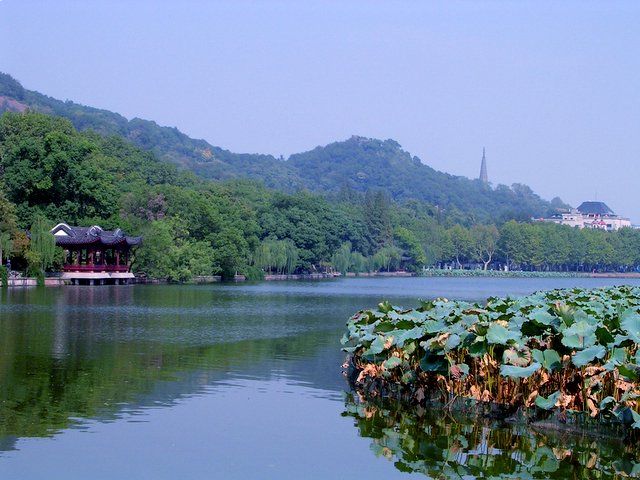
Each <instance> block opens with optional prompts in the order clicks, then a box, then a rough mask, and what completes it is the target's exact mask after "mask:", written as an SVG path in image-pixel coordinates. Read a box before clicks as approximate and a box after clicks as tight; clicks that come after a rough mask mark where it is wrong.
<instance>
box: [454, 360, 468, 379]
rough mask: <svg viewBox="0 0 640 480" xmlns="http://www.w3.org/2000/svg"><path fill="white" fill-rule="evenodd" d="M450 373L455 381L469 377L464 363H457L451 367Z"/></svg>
mask: <svg viewBox="0 0 640 480" xmlns="http://www.w3.org/2000/svg"><path fill="white" fill-rule="evenodd" d="M450 373H451V375H452V376H453V377H454V378H456V379H457V380H463V379H464V378H465V377H466V376H467V375H469V365H467V364H466V363H457V364H455V365H452V366H451V369H450Z"/></svg>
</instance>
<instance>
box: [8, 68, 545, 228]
mask: <svg viewBox="0 0 640 480" xmlns="http://www.w3.org/2000/svg"><path fill="white" fill-rule="evenodd" d="M25 109H30V110H34V111H37V112H41V113H46V114H50V115H56V116H60V117H64V118H67V119H69V120H70V121H71V122H72V123H73V125H74V126H75V127H76V128H77V129H78V130H94V131H96V132H98V133H100V134H103V135H112V134H116V135H119V136H122V137H124V138H126V139H127V140H129V141H131V142H132V143H133V144H135V145H136V146H138V147H140V148H143V149H145V150H149V151H152V152H153V153H155V154H156V155H157V156H158V157H159V158H160V159H163V160H166V161H169V162H172V163H174V164H176V165H178V166H179V167H182V168H184V169H187V170H191V171H193V172H195V173H196V174H198V175H200V176H202V177H204V178H209V179H214V180H227V179H231V178H251V179H255V180H260V181H262V182H264V184H265V185H266V186H267V187H271V188H276V189H279V190H282V191H285V192H293V191H297V190H299V189H301V188H304V189H308V190H310V191H314V192H319V193H341V194H345V193H348V192H349V191H352V190H355V191H360V192H363V191H366V190H371V189H376V190H384V191H386V192H388V193H389V194H390V196H391V197H392V198H393V199H395V200H397V201H409V200H418V201H424V202H427V203H430V204H432V205H433V206H435V207H437V208H438V209H445V211H446V214H447V216H449V218H452V219H460V221H465V222H467V223H475V222H486V221H491V222H501V221H504V220H507V219H510V218H515V219H526V218H530V217H532V216H535V217H539V216H542V215H544V214H546V213H547V211H548V210H549V209H550V208H551V205H550V203H549V202H546V201H544V200H542V199H541V198H540V197H539V196H538V195H536V194H534V193H533V192H532V191H531V189H529V187H527V186H525V185H519V184H516V185H513V186H512V187H507V186H504V185H498V186H497V187H496V188H495V189H493V188H488V187H486V186H485V185H483V184H482V183H481V182H479V181H478V180H470V179H468V178H465V177H457V176H452V175H449V174H446V173H442V172H438V171H436V170H434V169H432V168H431V167H429V166H427V165H424V164H422V163H421V162H420V160H419V159H418V158H417V157H412V156H411V155H410V154H409V153H408V152H406V151H404V150H402V148H401V147H400V145H399V144H398V143H397V142H395V141H393V140H386V141H381V140H375V139H367V138H363V137H352V138H350V139H348V140H346V141H342V142H336V143H332V144H330V145H327V146H324V147H317V148H315V149H313V150H311V151H309V152H305V153H299V154H294V155H292V156H291V157H290V158H289V160H288V161H284V160H280V159H276V158H275V157H273V156H272V155H259V154H237V153H232V152H229V151H228V150H224V149H222V148H219V147H215V146H212V145H210V144H209V143H207V142H206V141H204V140H195V139H192V138H190V137H188V136H187V135H185V134H183V133H182V132H180V131H179V130H178V129H177V128H169V127H161V126H159V125H157V124H156V123H155V122H153V121H148V120H141V119H139V118H134V119H133V120H127V119H126V118H124V117H123V116H121V115H119V114H117V113H113V112H110V111H107V110H100V109H96V108H91V107H86V106H82V105H79V104H76V103H73V102H70V101H66V102H63V101H60V100H56V99H53V98H51V97H48V96H46V95H43V94H41V93H38V92H34V91H30V90H27V89H25V88H23V87H22V85H20V83H18V82H17V81H16V80H14V79H13V78H12V77H11V76H9V75H7V74H2V73H0V113H2V112H3V111H23V110H25Z"/></svg>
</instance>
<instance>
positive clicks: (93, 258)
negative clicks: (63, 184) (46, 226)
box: [51, 223, 142, 285]
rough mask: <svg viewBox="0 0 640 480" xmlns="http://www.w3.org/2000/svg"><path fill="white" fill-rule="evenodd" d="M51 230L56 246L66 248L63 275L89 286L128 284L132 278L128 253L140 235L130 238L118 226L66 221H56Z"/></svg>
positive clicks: (139, 241) (74, 281)
mask: <svg viewBox="0 0 640 480" xmlns="http://www.w3.org/2000/svg"><path fill="white" fill-rule="evenodd" d="M51 233H52V234H53V236H54V237H55V239H56V245H57V246H59V247H62V248H64V250H65V257H64V267H63V268H64V273H63V274H62V278H64V279H67V280H70V281H71V282H72V283H89V284H90V285H94V284H96V283H97V284H100V285H102V284H104V283H116V284H118V283H127V282H128V281H129V279H131V278H134V275H133V273H131V272H130V267H131V264H130V253H131V249H132V248H133V247H136V246H138V245H140V244H141V243H142V237H129V236H127V235H125V234H124V232H123V231H122V230H120V229H117V230H113V231H110V230H103V229H102V228H101V227H99V226H98V225H93V226H92V227H71V226H69V225H67V224H66V223H59V224H58V225H56V226H55V227H53V228H52V229H51Z"/></svg>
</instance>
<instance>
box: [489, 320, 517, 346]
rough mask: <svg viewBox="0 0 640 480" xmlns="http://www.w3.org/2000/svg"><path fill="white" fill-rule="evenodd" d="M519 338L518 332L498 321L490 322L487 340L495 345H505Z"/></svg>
mask: <svg viewBox="0 0 640 480" xmlns="http://www.w3.org/2000/svg"><path fill="white" fill-rule="evenodd" d="M520 339H521V336H520V334H519V333H518V332H512V331H510V330H508V329H507V328H505V327H503V326H502V325H500V324H499V323H492V324H491V325H489V329H488V330H487V342H489V343H493V344H496V345H507V342H509V341H514V342H518V341H520Z"/></svg>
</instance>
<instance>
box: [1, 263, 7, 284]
mask: <svg viewBox="0 0 640 480" xmlns="http://www.w3.org/2000/svg"><path fill="white" fill-rule="evenodd" d="M0 285H2V286H3V287H7V286H8V285H9V271H8V270H7V267H5V266H4V265H0Z"/></svg>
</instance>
